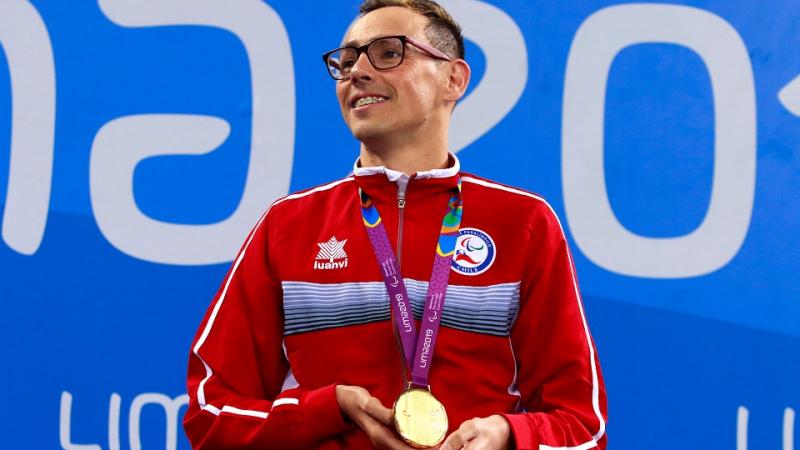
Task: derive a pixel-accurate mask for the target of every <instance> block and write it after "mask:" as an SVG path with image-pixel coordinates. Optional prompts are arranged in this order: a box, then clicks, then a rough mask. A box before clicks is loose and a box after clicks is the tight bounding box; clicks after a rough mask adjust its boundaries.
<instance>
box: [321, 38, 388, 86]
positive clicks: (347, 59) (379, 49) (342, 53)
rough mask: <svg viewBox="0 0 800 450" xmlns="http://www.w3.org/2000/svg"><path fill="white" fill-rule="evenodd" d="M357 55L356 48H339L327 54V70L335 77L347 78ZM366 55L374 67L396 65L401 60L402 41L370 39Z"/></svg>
mask: <svg viewBox="0 0 800 450" xmlns="http://www.w3.org/2000/svg"><path fill="white" fill-rule="evenodd" d="M359 55H360V51H359V50H358V49H356V48H353V47H345V48H341V49H339V50H337V51H335V52H333V53H331V54H330V55H329V56H328V70H330V72H331V75H333V77H334V78H336V79H343V78H347V77H349V76H350V70H351V69H352V68H353V66H354V65H355V63H356V61H357V60H358V57H359ZM367 56H368V59H369V61H370V63H372V65H373V66H374V67H375V68H376V69H380V70H385V69H391V68H393V67H397V66H399V65H400V63H401V62H402V61H403V41H401V40H400V39H398V38H394V37H392V38H384V39H377V40H375V41H372V42H371V43H370V44H369V46H367Z"/></svg>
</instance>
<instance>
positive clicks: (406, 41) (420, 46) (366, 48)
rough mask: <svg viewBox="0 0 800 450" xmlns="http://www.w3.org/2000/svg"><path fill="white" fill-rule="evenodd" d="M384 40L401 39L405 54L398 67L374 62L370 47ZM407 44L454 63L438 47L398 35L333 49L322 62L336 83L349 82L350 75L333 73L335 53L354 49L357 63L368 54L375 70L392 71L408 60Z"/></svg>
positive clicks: (436, 57) (324, 56) (324, 55)
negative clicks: (355, 45) (332, 59)
mask: <svg viewBox="0 0 800 450" xmlns="http://www.w3.org/2000/svg"><path fill="white" fill-rule="evenodd" d="M384 39H399V40H400V42H401V44H402V48H403V54H402V55H401V57H400V62H398V63H397V65H394V66H391V67H384V68H380V67H377V66H376V65H375V62H374V61H373V60H372V56H371V55H370V53H369V47H370V46H371V45H372V44H374V43H376V42H378V41H382V40H384ZM406 44H411V45H413V46H414V47H417V48H418V49H420V50H422V51H423V52H425V53H427V54H428V56H430V57H432V58H435V59H441V60H444V61H452V60H453V58H452V57H451V56H450V55H448V54H447V53H444V52H443V51H441V50H439V49H437V48H436V47H433V46H432V45H428V44H426V43H424V42H421V41H419V40H417V39H414V38H412V37H410V36H403V35H398V36H381V37H379V38H375V39H373V40H372V41H370V42H368V43H366V44H364V45H362V46H360V47H352V46H347V47H339V48H335V49H333V50H331V51H329V52H325V53H324V54H323V55H322V61H323V62H324V63H325V68H326V69H327V70H328V75H330V76H331V78H333V79H334V80H336V81H344V80H349V79H350V76H349V75H347V76H344V77H341V78H337V77H336V76H335V75H334V74H333V71H332V70H331V63H332V61H331V60H330V56H331V55H332V54H334V53H336V52H338V51H342V50H346V49H352V50H355V51H356V61H358V59H359V58H361V54H362V53H366V54H367V59H368V60H369V63H370V64H372V67H374V68H375V70H391V69H394V68H396V67H399V66H400V65H401V64H403V61H405V59H406V51H405V48H406ZM340 72H341V70H340Z"/></svg>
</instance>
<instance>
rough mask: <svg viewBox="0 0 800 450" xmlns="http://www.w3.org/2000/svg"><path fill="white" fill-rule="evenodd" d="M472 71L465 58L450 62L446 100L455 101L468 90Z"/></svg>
mask: <svg viewBox="0 0 800 450" xmlns="http://www.w3.org/2000/svg"><path fill="white" fill-rule="evenodd" d="M471 73H472V71H471V70H470V68H469V64H467V62H466V61H464V60H463V59H456V60H455V61H453V62H451V63H450V73H449V74H448V78H447V92H446V94H445V100H448V101H451V102H453V103H455V102H457V101H458V100H460V99H461V97H463V96H464V92H466V91H467V86H469V77H470V75H471Z"/></svg>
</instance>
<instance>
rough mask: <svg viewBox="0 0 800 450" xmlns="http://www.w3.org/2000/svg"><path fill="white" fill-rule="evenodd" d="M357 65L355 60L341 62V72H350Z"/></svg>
mask: <svg viewBox="0 0 800 450" xmlns="http://www.w3.org/2000/svg"><path fill="white" fill-rule="evenodd" d="M355 64H356V60H354V59H352V58H350V59H344V60H342V61H340V65H341V68H340V69H339V70H345V71H347V70H350V69H351V68H352V67H353V66H354V65H355Z"/></svg>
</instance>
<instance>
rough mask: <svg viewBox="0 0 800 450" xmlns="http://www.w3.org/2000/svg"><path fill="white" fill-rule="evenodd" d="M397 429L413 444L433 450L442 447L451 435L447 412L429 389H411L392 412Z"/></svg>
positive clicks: (395, 404) (395, 403)
mask: <svg viewBox="0 0 800 450" xmlns="http://www.w3.org/2000/svg"><path fill="white" fill-rule="evenodd" d="M392 415H393V416H394V427H395V429H396V430H397V432H398V433H399V434H400V437H401V438H403V440H404V441H406V442H407V443H408V444H409V445H411V446H412V447H416V448H429V447H434V446H436V445H439V444H440V443H441V442H442V441H443V440H444V437H445V434H446V433H447V413H446V412H445V410H444V405H442V404H441V403H440V402H439V400H436V398H435V397H434V396H433V394H431V392H430V391H428V390H426V389H417V388H413V389H408V390H406V391H405V392H403V393H402V394H400V397H398V398H397V401H395V402H394V408H393V409H392Z"/></svg>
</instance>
